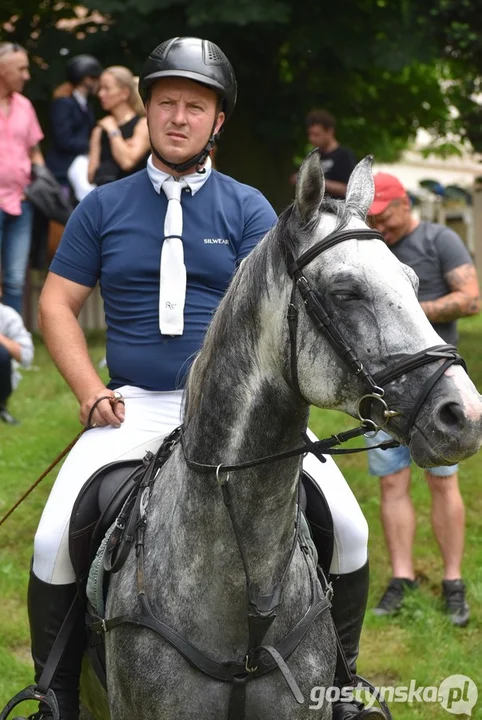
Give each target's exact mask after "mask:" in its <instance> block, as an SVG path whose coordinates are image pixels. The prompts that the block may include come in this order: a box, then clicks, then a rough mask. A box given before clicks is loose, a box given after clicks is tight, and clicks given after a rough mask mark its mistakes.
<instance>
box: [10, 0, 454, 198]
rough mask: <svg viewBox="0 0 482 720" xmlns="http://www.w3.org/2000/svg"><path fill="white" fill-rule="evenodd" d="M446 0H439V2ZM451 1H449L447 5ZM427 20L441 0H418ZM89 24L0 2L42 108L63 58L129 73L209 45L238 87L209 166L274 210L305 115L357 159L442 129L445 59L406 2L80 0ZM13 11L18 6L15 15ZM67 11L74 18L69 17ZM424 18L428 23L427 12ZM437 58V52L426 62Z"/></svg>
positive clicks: (42, 8) (48, 3) (299, 151)
mask: <svg viewBox="0 0 482 720" xmlns="http://www.w3.org/2000/svg"><path fill="white" fill-rule="evenodd" d="M449 1H450V0H447V2H449ZM454 1H455V0H454ZM423 2H427V3H429V5H428V6H427V12H429V11H430V12H432V11H435V9H437V8H438V6H439V5H443V4H444V2H443V0H439V1H438V2H437V1H436V0H423ZM84 5H85V6H86V7H87V8H88V9H89V10H90V11H94V10H95V11H97V12H98V13H100V15H101V16H102V17H103V20H99V16H98V15H97V19H96V20H95V19H90V20H87V22H84V23H83V24H79V25H77V26H76V27H75V28H74V29H73V30H69V31H68V30H65V29H61V28H59V20H61V19H67V20H69V19H70V20H71V19H72V18H74V17H75V13H76V8H75V6H74V5H73V4H71V3H68V2H67V3H58V2H54V0H42V2H41V3H40V5H39V4H37V3H35V2H33V1H31V0H25V2H22V3H21V2H19V0H17V2H13V1H10V2H7V6H6V8H5V7H2V10H1V13H2V14H1V15H0V20H1V19H2V18H5V20H7V19H8V18H11V17H12V15H13V16H17V17H18V19H17V20H15V21H14V22H13V21H12V22H11V25H10V26H9V30H10V32H9V33H7V34H8V35H9V36H10V37H12V38H13V39H15V40H16V41H18V42H22V41H24V42H25V38H28V40H27V41H26V43H27V46H28V49H29V50H30V52H31V53H32V56H33V58H34V61H35V73H34V77H33V82H32V86H31V90H30V95H31V97H32V98H33V99H35V100H36V101H37V102H38V103H40V104H42V103H44V104H45V103H46V102H47V99H48V96H49V93H50V91H51V89H52V87H53V85H55V84H56V83H58V82H60V81H61V80H62V79H63V65H64V64H65V57H66V56H65V55H61V54H60V51H61V50H62V48H65V50H67V51H69V53H70V54H75V53H77V52H93V53H94V54H96V55H97V56H98V57H99V59H101V61H102V62H104V63H105V64H111V63H116V64H125V65H128V66H129V67H131V68H132V69H133V70H134V72H139V70H140V68H141V66H142V62H143V60H144V59H145V57H146V55H147V53H148V51H149V50H150V49H152V48H153V47H155V46H156V45H157V44H158V43H159V42H161V41H162V40H164V39H166V38H168V37H171V36H174V35H186V34H191V35H198V36H201V37H208V38H210V39H211V40H213V41H214V42H217V43H218V44H219V45H220V46H221V48H222V49H223V50H224V51H225V52H226V54H227V55H228V57H229V58H230V60H231V62H232V63H233V65H234V68H235V71H236V75H237V78H238V83H239V100H238V106H237V108H236V112H235V113H234V115H233V117H232V119H231V120H230V122H229V123H228V125H227V127H226V131H225V133H224V134H223V136H222V137H221V139H220V143H219V154H218V160H219V167H220V169H222V170H223V169H225V170H226V171H227V172H229V173H231V174H233V175H234V176H235V177H237V178H238V179H240V180H242V181H245V182H249V183H252V184H254V185H256V186H258V187H259V188H260V189H261V190H262V191H263V192H265V193H266V194H267V196H268V197H269V198H270V200H271V201H272V202H273V204H274V205H275V207H276V208H278V209H279V208H281V207H282V206H283V205H285V204H286V202H287V201H288V200H289V198H290V196H291V194H292V188H291V187H290V185H289V182H288V178H289V175H290V174H291V172H292V171H293V169H294V164H293V159H294V158H295V157H296V156H298V157H301V156H302V155H303V154H304V153H305V151H306V150H307V145H306V134H305V129H304V117H305V115H306V113H307V112H308V111H309V110H310V109H312V108H314V107H325V108H326V109H328V110H330V111H331V112H333V113H334V114H335V116H336V117H337V118H338V137H339V139H340V141H341V142H342V143H343V144H346V145H348V146H351V147H352V148H353V149H354V151H355V152H356V153H357V155H358V156H359V157H362V156H364V155H365V154H367V153H373V154H374V155H375V157H376V158H377V159H378V160H394V159H395V158H396V157H397V155H398V154H399V152H400V151H401V150H402V149H403V148H404V147H405V146H406V144H407V142H408V141H409V140H410V139H412V138H413V137H414V135H415V133H416V131H417V129H418V128H419V127H420V126H423V127H427V128H431V129H432V130H433V131H434V133H443V132H444V130H445V128H446V127H448V126H450V123H451V120H450V113H449V109H448V102H447V98H446V97H444V93H443V92H442V90H441V87H440V82H439V79H440V77H442V76H443V74H444V73H445V72H446V66H447V65H444V62H445V63H446V64H447V62H448V60H447V56H446V53H445V52H442V50H440V51H438V50H437V48H438V47H439V45H437V43H440V42H441V41H440V38H439V37H438V36H437V33H436V32H435V31H434V30H433V29H432V28H430V26H429V23H428V22H427V19H426V16H425V14H424V13H422V12H421V11H420V10H419V4H418V3H415V0H401V1H400V2H397V3H395V2H390V1H389V0H344V2H343V3H327V2H323V0H321V1H320V0H303V1H300V0H209V2H208V1H207V0H189V2H188V1H187V0H122V1H121V0H86V2H84ZM20 6H21V7H20ZM77 12H78V10H77ZM433 17H435V15H434V16H433ZM437 52H438V55H437Z"/></svg>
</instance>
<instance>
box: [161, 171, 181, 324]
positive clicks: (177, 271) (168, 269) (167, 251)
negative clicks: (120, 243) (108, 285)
mask: <svg viewBox="0 0 482 720" xmlns="http://www.w3.org/2000/svg"><path fill="white" fill-rule="evenodd" d="M183 187H186V183H185V181H184V180H183V179H182V178H179V179H177V178H173V177H170V178H168V179H167V180H165V181H164V183H163V185H162V189H163V191H164V193H165V195H166V197H167V200H168V203H167V212H166V219H165V220H164V241H163V243H162V250H161V269H160V288H159V329H160V331H161V333H162V334H163V335H182V333H183V331H184V303H185V301H186V266H185V265H184V248H183V244H182V206H181V191H182V189H183Z"/></svg>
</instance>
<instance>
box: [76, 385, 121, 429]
mask: <svg viewBox="0 0 482 720" xmlns="http://www.w3.org/2000/svg"><path fill="white" fill-rule="evenodd" d="M99 398H104V399H103V400H100V401H99V402H97V401H98V400H99ZM96 403H97V405H96V407H95V408H94V410H92V408H93V406H94V405H95V404H96ZM89 416H90V417H89ZM124 418H125V407H124V401H123V399H122V396H121V394H120V393H119V392H117V391H115V392H114V391H112V390H109V389H108V388H102V389H101V390H99V391H97V392H96V393H95V394H93V395H91V396H90V397H89V398H87V400H86V401H84V402H82V403H81V406H80V422H81V423H82V425H85V427H91V428H92V427H105V426H106V425H112V426H113V427H116V428H119V427H120V426H121V423H123V422H124ZM88 423H90V424H89V425H88Z"/></svg>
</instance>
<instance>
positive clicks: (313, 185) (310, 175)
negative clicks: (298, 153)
mask: <svg viewBox="0 0 482 720" xmlns="http://www.w3.org/2000/svg"><path fill="white" fill-rule="evenodd" d="M324 194H325V177H324V175H323V169H322V167H321V158H320V153H319V152H318V150H313V151H312V152H311V153H310V154H309V155H307V156H306V158H305V159H304V160H303V162H302V164H301V167H300V169H299V170H298V175H297V178H296V193H295V208H296V210H297V212H298V215H299V217H300V219H301V222H302V224H303V225H308V224H309V223H310V222H311V221H312V220H314V218H315V217H316V216H317V215H318V213H319V210H320V205H321V201H322V200H323V196H324Z"/></svg>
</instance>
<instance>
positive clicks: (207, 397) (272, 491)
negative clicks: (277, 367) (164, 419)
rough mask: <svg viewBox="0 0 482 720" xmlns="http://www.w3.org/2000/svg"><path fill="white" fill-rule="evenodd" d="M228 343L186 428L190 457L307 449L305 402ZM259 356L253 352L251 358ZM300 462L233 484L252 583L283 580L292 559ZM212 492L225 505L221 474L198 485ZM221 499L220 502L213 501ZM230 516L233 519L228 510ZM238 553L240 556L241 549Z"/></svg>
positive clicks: (261, 469) (235, 475)
mask: <svg viewBox="0 0 482 720" xmlns="http://www.w3.org/2000/svg"><path fill="white" fill-rule="evenodd" d="M233 352H234V349H232V348H230V347H229V346H224V348H223V349H221V350H220V354H219V355H218V356H217V357H216V360H215V361H214V363H213V366H212V367H210V372H209V374H208V375H207V376H206V378H205V381H204V385H203V393H202V399H201V401H200V405H199V408H198V410H197V412H196V413H195V415H194V416H193V417H192V418H191V419H190V421H189V422H188V425H187V428H186V443H185V445H186V450H187V453H186V454H187V455H188V456H189V458H190V459H192V460H195V461H197V462H201V463H206V464H210V465H219V464H225V465H234V464H237V463H242V462H246V461H250V460H255V459H256V458H260V457H264V456H267V455H274V454H276V453H279V452H282V451H285V450H291V449H293V448H295V447H298V446H300V445H301V443H302V440H301V431H302V430H303V429H304V428H305V427H306V420H307V408H306V406H304V405H301V404H297V403H296V402H295V401H294V400H293V396H292V393H291V391H290V390H289V388H288V387H287V386H286V384H285V383H284V381H283V380H282V378H281V377H280V376H277V374H276V373H273V374H272V375H271V377H270V376H269V373H265V374H264V375H263V376H261V375H260V373H259V371H258V370H257V369H256V367H255V363H254V361H253V360H247V361H246V362H244V363H240V362H239V357H234V356H232V357H230V354H231V353H233ZM256 356H257V353H256V351H255V349H254V348H252V355H251V357H256ZM299 465H300V461H299V458H295V459H290V460H287V461H277V462H269V463H267V464H263V465H259V466H257V467H254V468H250V469H247V470H235V471H233V472H231V474H230V479H229V487H230V491H231V497H232V509H233V515H234V518H235V523H236V525H237V527H238V528H239V531H240V541H241V543H242V545H243V550H244V552H245V553H246V557H247V561H248V565H249V568H250V572H251V575H252V579H253V580H254V581H255V582H257V583H258V584H259V585H263V584H266V583H267V584H269V582H270V581H278V580H279V579H280V578H279V573H280V571H281V570H282V568H283V566H284V564H285V563H286V561H287V558H288V556H289V552H290V549H291V544H292V541H293V537H294V535H293V533H294V526H295V519H296V501H297V481H298V475H299ZM200 481H201V482H202V483H203V486H204V488H206V486H208V487H210V488H211V493H210V495H208V496H205V500H204V502H206V503H207V504H208V505H209V506H210V507H211V508H212V507H213V504H214V503H216V504H217V505H219V495H220V489H219V487H218V486H217V483H216V479H215V473H214V471H213V472H212V473H211V474H210V475H209V476H208V477H203V478H201V480H200V479H199V478H198V479H197V482H198V483H199V482H200ZM213 495H215V497H213ZM222 512H225V513H226V515H227V510H226V508H222ZM232 550H233V551H234V553H235V554H238V553H239V551H238V549H237V548H236V546H235V545H234V546H233V548H232Z"/></svg>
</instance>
